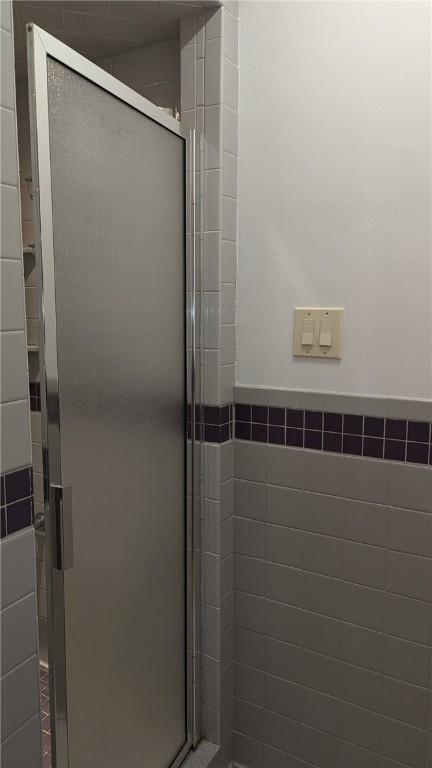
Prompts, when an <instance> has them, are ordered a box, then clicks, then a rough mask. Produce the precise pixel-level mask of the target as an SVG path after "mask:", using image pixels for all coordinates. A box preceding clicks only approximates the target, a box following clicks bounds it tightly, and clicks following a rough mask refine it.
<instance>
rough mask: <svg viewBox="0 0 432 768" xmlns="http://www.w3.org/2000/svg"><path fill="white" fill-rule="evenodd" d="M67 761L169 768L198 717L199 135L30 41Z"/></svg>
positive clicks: (61, 740) (54, 645)
mask: <svg viewBox="0 0 432 768" xmlns="http://www.w3.org/2000/svg"><path fill="white" fill-rule="evenodd" d="M29 53H30V56H29V60H31V62H32V65H31V75H32V84H31V91H32V96H31V112H32V142H33V144H32V149H33V163H34V178H35V179H36V180H37V181H36V188H37V193H38V196H37V202H38V211H37V215H38V218H39V221H38V226H39V227H40V242H39V243H38V244H37V249H38V251H39V257H40V264H41V271H42V289H43V300H42V301H43V307H42V310H43V318H44V319H43V328H42V332H43V336H42V337H43V339H44V342H43V350H42V359H43V365H44V372H45V373H44V376H43V381H42V384H43V386H44V387H45V393H46V416H47V435H46V455H47V470H48V477H49V490H48V496H47V509H48V528H49V530H48V535H49V537H50V541H51V560H52V568H51V578H52V587H53V590H52V593H53V601H52V605H51V616H50V629H51V633H50V634H51V636H50V647H51V656H50V662H51V669H52V690H51V696H52V699H53V701H54V709H55V711H54V712H53V713H52V716H54V725H55V744H54V748H55V754H56V758H55V759H56V765H57V767H58V768H63V767H65V768H66V766H67V767H68V768H135V766H136V767H137V768H138V766H139V767H140V768H168V766H172V765H178V764H179V763H180V762H181V759H182V757H183V755H184V754H185V753H186V752H187V750H188V747H189V745H190V737H189V735H188V734H189V731H188V724H187V717H186V693H187V687H188V686H187V682H188V681H187V672H188V670H187V662H186V656H187V654H186V606H187V604H188V603H190V599H189V600H188V599H187V598H188V595H187V586H186V565H187V564H186V527H187V525H186V518H187V509H186V507H187V503H186V478H187V470H188V467H187V461H186V386H187V370H186V330H187V329H186V310H185V285H186V279H187V275H186V252H185V241H186V229H185V221H186V217H185V211H186V200H185V182H186V153H187V141H186V136H185V135H184V134H183V132H182V129H181V127H180V126H179V124H178V123H177V122H176V121H175V120H173V119H172V118H169V117H167V116H166V115H164V114H163V113H162V112H161V111H160V110H158V109H157V108H156V107H154V106H153V105H151V104H150V103H149V102H147V101H146V100H145V99H143V98H141V97H140V96H138V95H137V94H135V93H134V92H133V91H131V90H130V89H129V88H126V87H125V86H123V85H121V84H120V83H119V82H118V81H115V80H114V78H112V77H111V76H109V75H107V74H106V73H105V72H103V71H102V70H100V69H99V68H98V67H96V66H95V65H94V64H91V63H90V62H87V61H86V60H85V59H83V57H81V56H79V55H78V54H76V53H75V52H74V51H71V49H69V48H67V47H66V46H64V45H63V44H61V43H59V42H58V41H56V40H55V39H54V38H52V37H51V36H49V35H47V34H46V33H43V32H42V31H41V30H39V29H38V28H36V27H33V28H32V29H31V30H30V31H29Z"/></svg>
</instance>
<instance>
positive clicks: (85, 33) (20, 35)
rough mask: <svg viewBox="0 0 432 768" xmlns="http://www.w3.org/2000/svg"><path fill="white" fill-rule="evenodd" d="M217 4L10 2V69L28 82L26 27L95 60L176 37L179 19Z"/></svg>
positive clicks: (148, 0) (79, 0) (78, 0)
mask: <svg viewBox="0 0 432 768" xmlns="http://www.w3.org/2000/svg"><path fill="white" fill-rule="evenodd" d="M205 5H207V6H209V5H210V6H211V5H218V3H217V2H206V0H204V2H201V0H200V1H199V2H196V3H195V2H170V1H169V0H159V2H156V1H154V0H45V2H43V0H31V2H29V1H28V0H27V1H25V0H13V10H14V27H15V68H16V78H17V80H18V82H20V81H21V80H26V79H27V63H26V60H27V53H26V30H25V25H26V24H27V23H29V22H33V23H34V24H37V25H38V26H39V27H42V29H44V30H45V31H46V32H50V33H51V34H52V35H54V37H58V38H59V40H61V41H62V42H63V43H66V45H69V46H70V47H71V48H74V49H75V50H76V51H78V52H79V53H81V54H83V56H86V57H87V58H89V59H93V60H97V59H102V58H104V57H106V56H111V55H113V54H116V53H123V52H125V51H130V50H132V49H133V48H138V47H140V46H142V45H148V44H149V43H152V42H156V41H160V40H168V39H169V38H172V37H175V36H176V35H178V22H179V19H180V18H182V17H183V16H185V15H186V14H188V13H192V12H193V11H194V10H197V8H200V7H203V6H205Z"/></svg>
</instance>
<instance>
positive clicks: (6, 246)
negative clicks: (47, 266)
mask: <svg viewBox="0 0 432 768" xmlns="http://www.w3.org/2000/svg"><path fill="white" fill-rule="evenodd" d="M1 221H2V227H1V244H0V252H1V258H2V259H21V253H20V251H19V249H17V242H18V241H19V239H20V221H19V198H18V189H17V187H6V186H4V185H3V186H2V187H1ZM3 222H5V223H6V222H7V226H6V225H5V224H3Z"/></svg>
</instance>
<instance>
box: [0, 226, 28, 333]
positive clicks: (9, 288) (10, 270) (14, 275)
mask: <svg viewBox="0 0 432 768" xmlns="http://www.w3.org/2000/svg"><path fill="white" fill-rule="evenodd" d="M5 225H6V226H7V222H5ZM0 280H1V313H0V316H1V321H0V322H1V326H0V327H1V330H2V331H19V330H23V329H24V328H25V315H24V284H23V265H22V259H20V260H19V259H4V258H2V259H0Z"/></svg>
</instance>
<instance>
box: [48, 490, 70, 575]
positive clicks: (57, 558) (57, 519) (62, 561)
mask: <svg viewBox="0 0 432 768" xmlns="http://www.w3.org/2000/svg"><path fill="white" fill-rule="evenodd" d="M50 495H51V509H52V510H53V515H52V520H53V523H54V530H53V541H54V548H53V549H54V552H53V568H55V569H56V570H58V571H67V570H68V568H72V566H73V529H72V486H71V485H56V484H51V486H50Z"/></svg>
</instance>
